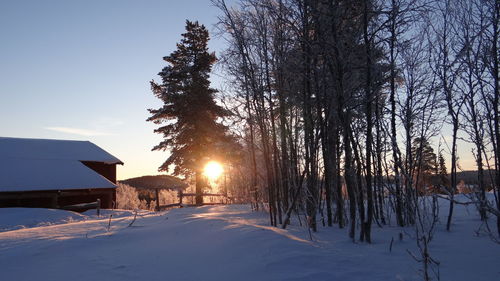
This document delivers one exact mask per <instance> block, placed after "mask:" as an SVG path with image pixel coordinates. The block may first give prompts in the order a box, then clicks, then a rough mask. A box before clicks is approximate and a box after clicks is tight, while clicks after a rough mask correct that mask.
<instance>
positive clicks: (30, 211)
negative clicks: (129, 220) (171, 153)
mask: <svg viewBox="0 0 500 281" xmlns="http://www.w3.org/2000/svg"><path fill="white" fill-rule="evenodd" d="M111 214H112V215H113V218H124V217H130V216H133V215H134V214H135V212H134V211H130V210H108V209H102V210H101V211H100V215H99V216H97V211H96V210H94V209H91V210H87V211H85V212H83V213H81V214H80V213H76V212H72V211H66V210H58V209H43V208H0V232H3V231H11V230H16V229H26V228H32V227H39V226H49V225H57V224H67V223H73V222H81V221H86V220H108V219H109V216H110V215H111ZM148 214H151V212H149V211H143V210H140V211H138V215H139V216H144V215H148Z"/></svg>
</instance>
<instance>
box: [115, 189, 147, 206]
mask: <svg viewBox="0 0 500 281" xmlns="http://www.w3.org/2000/svg"><path fill="white" fill-rule="evenodd" d="M116 208H117V209H126V210H135V209H142V208H141V201H140V200H139V195H138V193H137V191H136V190H135V188H133V187H131V186H130V185H126V184H123V183H118V187H117V188H116ZM146 209H147V208H146Z"/></svg>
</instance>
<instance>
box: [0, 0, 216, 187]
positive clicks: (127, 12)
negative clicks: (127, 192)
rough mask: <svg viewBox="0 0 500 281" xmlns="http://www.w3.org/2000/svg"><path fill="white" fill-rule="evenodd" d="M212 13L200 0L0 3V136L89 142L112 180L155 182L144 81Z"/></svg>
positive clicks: (155, 155) (150, 101)
mask: <svg viewBox="0 0 500 281" xmlns="http://www.w3.org/2000/svg"><path fill="white" fill-rule="evenodd" d="M217 15H218V10H217V9H216V8H215V7H213V6H212V5H211V3H210V1H209V0H182V1H165V0H163V1H155V0H140V1H125V0H100V1H98V0H85V1H76V0H75V1H67V0H66V1H64V0H60V1H57V0H45V1H37V0H33V1H26V0H16V1H6V0H0V42H1V43H0V120H1V121H0V136H4V137H26V138H49V139H73V140H89V141H92V142H93V143H95V144H97V145H99V146H100V147H102V148H103V149H105V150H107V151H108V152H110V153H111V154H113V155H114V156H116V157H118V158H119V159H120V160H122V161H123V162H124V163H125V165H124V166H121V167H120V166H119V167H118V179H126V178H130V177H135V176H142V175H152V174H158V172H157V168H158V167H159V166H160V165H161V164H162V163H163V161H164V160H165V159H166V158H167V157H168V152H157V151H155V152H152V151H151V148H152V147H153V146H155V145H156V144H158V143H159V142H160V141H161V136H160V135H158V134H155V133H153V130H154V129H155V127H157V126H156V125H154V124H152V123H151V122H146V121H145V120H146V118H148V117H149V113H148V112H147V109H148V108H158V107H160V105H161V103H160V100H159V99H157V98H156V97H154V96H153V94H152V92H151V90H150V85H149V81H151V80H152V79H155V80H156V81H158V80H159V77H158V76H157V73H158V72H159V71H160V70H161V69H162V68H163V67H164V66H165V65H166V63H165V62H164V61H163V60H162V58H163V57H164V56H167V55H169V54H170V53H171V52H172V51H174V50H175V47H176V45H175V44H176V43H177V42H178V41H179V40H180V39H181V33H183V32H184V26H185V21H186V19H189V20H198V21H199V22H200V23H202V24H204V25H205V26H207V28H208V29H209V31H215V27H214V24H215V23H216V22H217ZM213 37H215V36H213ZM209 47H210V49H211V50H212V51H215V52H216V53H218V52H220V51H221V50H222V49H223V43H222V39H217V38H214V39H212V40H211V42H210V43H209ZM215 80H216V79H215ZM213 83H214V84H216V83H217V81H213Z"/></svg>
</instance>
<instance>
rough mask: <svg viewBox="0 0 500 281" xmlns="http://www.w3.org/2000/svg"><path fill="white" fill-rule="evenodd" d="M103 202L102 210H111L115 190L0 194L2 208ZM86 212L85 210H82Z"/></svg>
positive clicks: (45, 206) (46, 206)
mask: <svg viewBox="0 0 500 281" xmlns="http://www.w3.org/2000/svg"><path fill="white" fill-rule="evenodd" d="M97 199H100V200H101V208H103V209H111V208H113V207H114V202H115V201H116V189H115V188H99V189H77V190H44V191H22V192H0V208H7V207H27V208H54V209H60V208H63V207H64V206H68V205H74V204H81V203H91V202H96V201H97ZM82 211H85V210H82Z"/></svg>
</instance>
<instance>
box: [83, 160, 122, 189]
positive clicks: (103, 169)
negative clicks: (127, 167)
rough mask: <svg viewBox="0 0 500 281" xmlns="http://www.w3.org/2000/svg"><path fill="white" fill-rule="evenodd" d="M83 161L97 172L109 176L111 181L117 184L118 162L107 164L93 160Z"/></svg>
mask: <svg viewBox="0 0 500 281" xmlns="http://www.w3.org/2000/svg"><path fill="white" fill-rule="evenodd" d="M82 163H83V164H84V165H85V166H87V167H89V168H90V169H92V170H94V171H95V172H96V173H98V174H100V175H101V176H103V177H105V178H107V179H108V180H109V181H110V182H112V183H114V184H116V164H106V163H102V162H93V161H82Z"/></svg>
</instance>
